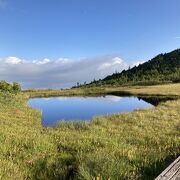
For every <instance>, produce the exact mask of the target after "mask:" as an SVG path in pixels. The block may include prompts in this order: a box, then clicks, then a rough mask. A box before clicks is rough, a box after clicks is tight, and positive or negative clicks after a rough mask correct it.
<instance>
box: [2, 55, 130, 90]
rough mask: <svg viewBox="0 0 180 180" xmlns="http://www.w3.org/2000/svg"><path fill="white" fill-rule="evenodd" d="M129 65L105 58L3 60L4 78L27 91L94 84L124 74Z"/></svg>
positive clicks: (109, 57)
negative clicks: (108, 77) (98, 80)
mask: <svg viewBox="0 0 180 180" xmlns="http://www.w3.org/2000/svg"><path fill="white" fill-rule="evenodd" d="M128 67H129V65H128V64H127V63H125V62H124V61H123V60H122V59H121V58H120V57H112V56H103V57H95V58H85V59H81V60H72V59H68V58H59V59H57V60H50V59H47V58H45V59H42V60H32V61H28V60H24V59H20V58H18V57H7V58H0V77H1V79H2V80H6V81H10V82H12V81H17V82H20V83H21V84H22V86H23V88H24V89H27V88H64V87H71V86H73V85H75V84H76V83H77V82H80V83H84V82H85V81H86V82H90V81H92V80H93V79H100V78H104V77H106V76H107V75H110V74H112V73H114V72H115V71H117V72H121V71H122V70H123V69H127V68H128Z"/></svg>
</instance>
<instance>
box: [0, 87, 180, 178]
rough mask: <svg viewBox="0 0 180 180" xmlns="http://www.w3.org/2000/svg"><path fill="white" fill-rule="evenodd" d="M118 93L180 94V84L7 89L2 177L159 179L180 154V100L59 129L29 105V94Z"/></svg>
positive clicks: (2, 108)
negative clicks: (47, 125)
mask: <svg viewBox="0 0 180 180" xmlns="http://www.w3.org/2000/svg"><path fill="white" fill-rule="evenodd" d="M113 92H123V93H124V94H126V93H128V94H131V95H139V94H140V95H149V96H151V95H158V96H160V95H163V96H176V97H180V84H172V85H158V86H144V87H140V86H136V87H119V88H110V87H106V88H100V89H99V88H94V89H86V88H85V89H72V90H61V91H58V90H43V91H41V90H37V91H36V90H33V91H24V92H22V93H20V94H18V95H12V94H5V93H1V94H0V179H3V180H4V179H5V180H6V179H18V180H21V179H43V180H46V179H48V180H49V179H50V180H51V179H52V180H54V179H62V180H63V179H80V180H81V179H82V180H84V179H85V180H92V179H94V180H101V179H102V180H104V179H105V180H106V179H111V180H114V179H118V180H121V179H122V180H127V179H133V180H136V179H142V180H148V179H149V180H150V179H154V178H155V177H156V176H157V175H158V174H159V173H160V172H161V171H162V170H163V169H164V168H165V167H166V166H167V164H168V163H169V162H171V160H172V159H173V158H174V157H177V156H178V154H180V148H179V147H180V100H174V101H168V102H164V103H161V104H159V105H158V106H157V107H155V108H151V109H144V110H136V111H134V112H131V113H121V114H116V115H111V116H99V117H95V118H94V119H93V120H92V121H91V122H79V123H78V122H76V123H75V122H74V123H73V122H71V123H65V122H64V123H63V122H62V123H60V124H59V126H58V127H56V128H43V127H42V126H41V113H40V112H39V111H38V110H35V109H32V108H30V107H29V106H28V105H27V99H28V98H29V97H39V96H41V97H47V96H61V95H62V96H72V95H90V94H91V95H97V94H105V93H113Z"/></svg>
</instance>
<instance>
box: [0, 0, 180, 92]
mask: <svg viewBox="0 0 180 180" xmlns="http://www.w3.org/2000/svg"><path fill="white" fill-rule="evenodd" d="M179 7H180V1H179V0H172V1H169V0H159V1H155V0H152V1H143V0H137V1H135V2H133V1H130V0H126V1H125V0H122V1H121V0H107V1H103V0H99V1H95V0H92V1H89V0H76V1H73V0H60V1H59V0H55V1H53V2H52V1H48V0H47V1H43V0H38V1H35V0H32V1H27V2H26V3H25V2H24V1H23V0H0V24H1V28H0V40H1V45H0V62H1V65H0V76H1V80H7V81H10V82H12V81H17V82H20V83H21V84H22V87H23V88H24V89H27V88H30V89H31V88H64V87H70V86H73V85H75V84H76V83H77V82H80V83H83V82H85V81H86V82H90V81H92V80H93V79H100V78H104V77H105V76H107V75H109V74H112V73H114V72H115V71H117V72H121V71H122V70H123V69H127V68H128V67H129V66H130V67H132V66H134V65H137V64H139V63H142V62H145V61H147V60H150V59H151V58H153V57H154V56H156V55H158V54H159V53H165V52H170V51H172V50H174V49H177V48H179V47H180V24H179V23H178V22H177V20H178V19H179V18H180V11H179Z"/></svg>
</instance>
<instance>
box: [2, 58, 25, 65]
mask: <svg viewBox="0 0 180 180" xmlns="http://www.w3.org/2000/svg"><path fill="white" fill-rule="evenodd" d="M4 62H5V63H7V64H20V63H22V62H23V60H21V59H19V58H17V57H7V58H6V59H5V61H4Z"/></svg>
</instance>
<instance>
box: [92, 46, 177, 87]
mask: <svg viewBox="0 0 180 180" xmlns="http://www.w3.org/2000/svg"><path fill="white" fill-rule="evenodd" d="M166 82H180V49H177V50H175V51H172V52H170V53H165V54H159V55H158V56H156V57H155V58H153V59H151V60H149V61H147V62H145V63H143V64H140V65H139V66H135V67H133V68H131V69H129V70H124V71H122V72H121V73H114V74H112V75H110V76H107V77H106V78H104V79H103V80H98V81H94V82H92V83H90V84H89V85H93V86H94V85H98V86H99V85H106V84H111V85H126V84H127V85H136V84H137V85H138V84H139V85H146V84H147V85H150V84H161V83H166Z"/></svg>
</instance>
